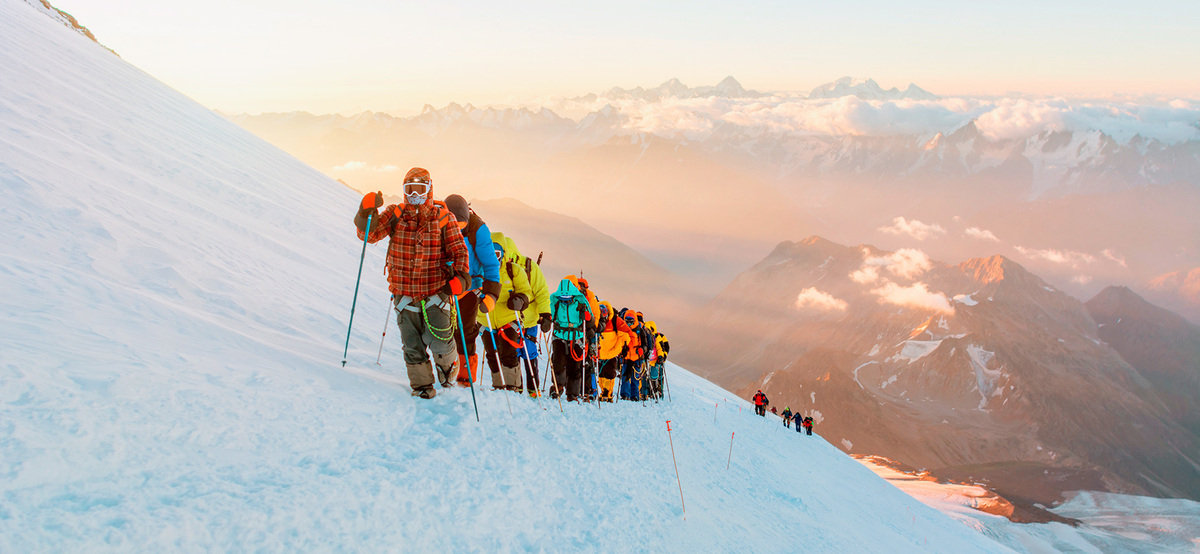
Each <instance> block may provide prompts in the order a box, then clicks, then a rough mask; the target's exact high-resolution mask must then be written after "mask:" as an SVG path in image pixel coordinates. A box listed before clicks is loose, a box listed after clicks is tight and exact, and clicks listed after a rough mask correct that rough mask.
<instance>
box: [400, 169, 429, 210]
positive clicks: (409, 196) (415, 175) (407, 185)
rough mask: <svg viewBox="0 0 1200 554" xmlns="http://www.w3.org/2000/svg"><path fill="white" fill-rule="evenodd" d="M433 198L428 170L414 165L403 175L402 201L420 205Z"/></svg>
mask: <svg viewBox="0 0 1200 554" xmlns="http://www.w3.org/2000/svg"><path fill="white" fill-rule="evenodd" d="M430 198H433V178H432V177H430V176H429V171H427V170H425V169H424V168H421V167H414V168H412V169H410V170H408V173H406V174H405V175H404V202H405V203H407V204H409V205H410V206H420V205H422V204H425V203H427V202H429V199H430Z"/></svg>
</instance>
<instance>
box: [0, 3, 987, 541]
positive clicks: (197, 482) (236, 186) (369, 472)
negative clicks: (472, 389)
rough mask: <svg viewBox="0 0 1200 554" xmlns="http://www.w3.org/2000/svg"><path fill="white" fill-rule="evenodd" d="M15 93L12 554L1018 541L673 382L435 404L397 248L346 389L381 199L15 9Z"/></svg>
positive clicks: (11, 154)
mask: <svg viewBox="0 0 1200 554" xmlns="http://www.w3.org/2000/svg"><path fill="white" fill-rule="evenodd" d="M0 73H2V74H4V75H5V81H4V82H5V86H4V88H3V89H2V90H0V113H3V114H5V117H4V122H5V123H4V125H3V126H2V127H0V190H3V191H4V197H5V199H6V200H5V202H4V205H3V206H2V207H0V230H2V231H3V233H4V235H5V237H6V239H7V240H5V241H3V243H0V261H2V263H0V268H3V269H0V290H3V291H4V292H5V294H3V295H0V351H2V352H4V358H3V360H2V361H0V383H3V387H0V474H2V475H4V476H5V479H3V481H0V551H4V552H36V551H108V550H118V551H193V550H195V551H210V550H216V551H228V550H244V549H245V550H271V551H325V550H362V551H385V550H395V549H402V550H406V549H415V550H449V551H463V550H484V551H501V550H582V551H605V552H609V551H634V550H655V551H668V550H671V551H697V550H734V549H740V548H744V545H745V544H747V543H748V542H751V541H753V543H754V544H755V545H757V546H758V547H760V548H764V549H771V550H789V549H795V548H796V547H797V545H803V547H804V548H812V549H817V550H829V551H876V550H883V549H895V548H900V549H905V550H914V551H915V550H941V551H955V552H975V551H980V552H993V551H997V552H998V551H1004V548H1003V547H1002V546H1000V545H999V544H997V543H995V542H993V541H992V540H991V539H989V538H987V537H985V536H984V535H982V534H980V533H978V532H976V531H975V530H972V529H970V528H968V527H967V526H963V525H960V524H958V523H956V522H955V521H953V520H951V519H949V518H947V517H946V516H944V515H942V514H940V513H938V512H936V511H935V510H933V509H931V508H928V507H926V506H924V505H922V504H920V503H919V502H916V501H915V500H913V499H912V498H911V497H910V496H908V495H906V494H904V493H902V492H900V491H899V490H897V489H895V488H894V487H892V486H891V485H889V484H887V483H886V482H885V481H883V480H882V479H879V478H877V477H875V476H874V475H872V474H871V472H870V471H868V470H867V469H865V468H863V467H862V466H860V465H859V464H858V463H857V462H855V461H853V460H851V459H850V458H848V457H846V456H845V455H843V454H842V453H840V452H839V451H837V450H836V449H835V448H833V447H831V446H830V445H829V444H827V443H826V442H825V441H823V440H822V439H821V438H820V437H811V438H810V437H797V436H794V435H783V434H781V433H780V429H779V426H778V425H777V424H776V423H774V422H770V421H764V420H761V419H758V418H755V417H753V416H750V415H748V414H747V413H745V412H748V411H749V410H748V406H746V403H745V402H743V401H739V400H736V399H732V398H731V397H730V396H729V394H728V393H726V392H724V391H722V390H721V389H719V388H717V387H716V386H714V385H712V384H711V383H708V382H706V381H703V380H701V379H698V378H696V377H695V376H693V375H692V374H690V373H689V372H687V371H686V370H683V369H681V368H678V367H675V366H672V367H671V368H670V386H671V392H672V393H673V398H672V401H670V402H662V403H659V404H650V405H648V406H642V405H640V404H639V403H618V404H616V405H612V406H607V407H603V408H599V409H598V408H596V407H593V406H578V405H568V406H565V407H564V408H565V410H564V411H562V412H559V411H557V410H556V409H555V408H556V407H555V406H550V405H548V402H544V403H541V404H540V405H539V404H538V403H534V402H532V401H530V400H528V399H522V398H518V397H512V398H510V399H509V400H510V401H511V404H512V409H511V412H510V410H509V409H507V407H506V404H507V403H508V402H507V401H506V400H504V398H505V395H504V394H503V393H494V392H490V391H479V395H478V400H479V412H480V416H481V419H482V423H476V422H475V421H474V418H473V417H472V411H471V407H470V405H471V395H470V393H469V392H468V391H466V390H453V391H443V393H442V394H439V395H438V396H437V398H435V399H433V400H431V401H423V400H419V399H414V398H412V397H410V396H409V394H408V390H407V386H406V383H405V379H404V378H403V377H397V376H402V375H403V374H404V372H403V370H402V369H400V353H399V348H398V346H397V345H396V342H395V339H394V338H393V339H390V342H387V343H385V344H384V345H383V349H382V367H380V366H376V365H375V363H374V361H372V360H370V355H371V354H375V353H376V352H377V348H379V347H378V346H377V344H378V342H377V339H379V338H380V336H379V334H378V329H379V327H378V325H379V321H380V320H384V321H387V318H388V317H389V314H388V310H387V307H386V306H385V303H386V301H387V300H386V299H387V293H386V291H385V289H384V286H383V281H384V279H383V277H382V275H381V269H382V261H383V260H382V258H383V249H382V248H380V247H373V248H371V249H369V250H368V252H367V254H368V255H367V257H366V268H365V270H364V271H363V272H362V275H363V280H362V290H361V291H359V293H358V300H359V302H358V308H357V318H356V319H355V322H356V326H355V330H354V333H353V334H352V335H351V337H350V345H351V350H350V360H351V363H350V364H349V365H348V366H347V367H346V368H345V369H343V368H342V367H341V365H340V364H339V363H338V361H339V356H340V354H341V353H339V352H337V350H339V349H340V348H341V347H342V341H343V339H344V338H345V332H346V328H345V325H346V320H347V316H348V307H349V304H350V301H351V299H352V298H353V294H354V289H355V286H354V283H353V281H354V275H355V273H356V269H357V263H358V254H359V252H360V248H361V243H360V242H359V241H357V240H356V239H355V237H354V233H353V231H352V228H351V223H350V216H351V214H352V212H353V207H354V206H355V205H356V204H357V202H358V194H357V193H355V192H353V191H351V190H349V189H347V188H346V187H344V186H342V185H341V184H339V183H337V182H335V181H333V180H331V179H329V178H327V177H325V176H323V175H321V174H320V173H318V172H317V171H316V170H314V169H312V168H310V167H308V166H305V165H304V164H302V163H300V162H299V161H297V160H295V159H294V158H292V157H290V156H288V155H286V154H284V153H283V152H281V151H279V150H278V149H276V148H275V147H273V146H270V145H268V144H267V143H265V142H263V141H262V140H260V139H257V138H255V137H254V136H252V135H250V134H249V133H247V132H245V131H244V130H242V129H240V128H238V127H237V126H235V125H234V124H232V123H231V122H229V121H227V120H226V119H224V118H222V117H220V116H219V115H217V114H214V113H213V112H211V111H209V110H207V109H205V108H204V107H203V106H200V105H199V104H196V103H195V102H193V101H191V100H189V99H188V98H186V97H184V96H183V95H181V94H179V93H178V92H176V91H174V90H172V89H170V88H169V87H167V86H166V85H164V84H162V83H160V82H158V81H156V80H154V79H153V78H151V77H150V76H148V75H146V74H145V73H142V72H141V71H138V70H137V69H136V68H133V67H132V66H130V65H128V64H127V63H125V62H124V61H122V60H120V59H119V58H117V57H116V56H113V55H112V54H111V53H109V52H108V51H106V50H104V49H103V48H101V47H99V46H97V45H96V44H94V43H92V42H90V41H88V40H87V39H85V38H84V37H82V36H80V35H78V34H76V33H74V32H73V31H71V30H69V29H66V28H65V27H63V26H61V25H59V24H58V23H57V22H56V21H54V20H52V19H50V18H47V17H45V16H44V15H43V14H42V13H39V11H38V10H36V9H33V8H32V7H31V6H30V5H28V4H26V3H24V2H21V1H18V0H0ZM526 247H527V248H536V245H527V246H526ZM714 419H715V421H714ZM666 420H670V425H671V430H670V433H671V434H670V435H668V434H667V425H666V423H665V422H666ZM727 433H729V434H727ZM664 435H667V436H664ZM731 438H732V439H733V444H732V448H731V447H730V446H729V445H730V442H729V441H730V439H731ZM664 439H665V440H664ZM721 462H726V463H725V464H722V463H721ZM726 466H728V469H726ZM676 467H677V468H678V471H677V474H678V480H676V471H675V468H676ZM673 481H675V482H673ZM679 495H682V498H681V497H680V496H679ZM683 501H686V510H685V509H684V507H683ZM677 502H679V504H677ZM764 514H770V517H764ZM781 521H783V522H787V523H788V524H781V523H780V522H781Z"/></svg>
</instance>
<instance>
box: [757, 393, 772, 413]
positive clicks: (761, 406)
mask: <svg viewBox="0 0 1200 554" xmlns="http://www.w3.org/2000/svg"><path fill="white" fill-rule="evenodd" d="M770 403H771V401H770V400H767V395H765V394H763V391H762V389H759V391H758V392H757V393H755V394H754V413H755V414H757V415H759V416H762V417H767V404H770Z"/></svg>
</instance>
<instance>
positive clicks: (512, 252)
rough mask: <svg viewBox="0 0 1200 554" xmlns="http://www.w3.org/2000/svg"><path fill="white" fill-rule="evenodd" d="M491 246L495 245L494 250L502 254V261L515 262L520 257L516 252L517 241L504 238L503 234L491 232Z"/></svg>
mask: <svg viewBox="0 0 1200 554" xmlns="http://www.w3.org/2000/svg"><path fill="white" fill-rule="evenodd" d="M492 244H493V245H495V248H496V250H499V251H500V252H503V253H504V254H503V255H504V259H506V260H509V261H515V260H516V259H517V258H519V257H520V256H521V251H520V250H517V241H515V240H513V239H512V238H510V237H506V236H504V233H501V232H499V231H493V232H492Z"/></svg>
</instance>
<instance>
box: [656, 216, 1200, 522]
mask: <svg viewBox="0 0 1200 554" xmlns="http://www.w3.org/2000/svg"><path fill="white" fill-rule="evenodd" d="M691 321H693V322H695V326H694V327H693V328H692V329H691V330H690V332H684V333H683V334H684V336H685V337H686V338H687V339H688V340H686V341H685V345H686V346H685V347H684V348H683V349H680V351H679V352H678V353H677V359H679V360H681V361H683V362H685V363H688V364H691V366H692V367H695V368H696V369H697V370H698V371H699V372H700V374H701V375H705V376H709V377H710V378H712V379H713V380H714V381H715V382H717V383H719V384H722V385H724V386H726V387H729V388H731V389H735V390H738V391H739V394H740V395H742V396H743V397H749V395H750V394H752V393H753V392H754V391H755V390H756V389H762V390H763V391H765V392H767V394H768V396H770V397H772V398H773V403H774V405H776V406H779V407H781V408H782V407H784V406H790V407H792V409H793V410H795V409H800V410H801V411H803V412H805V413H812V414H815V416H814V417H816V418H817V419H818V421H820V422H822V423H821V426H822V428H823V432H824V433H825V436H827V437H829V438H830V440H831V442H833V443H834V444H837V445H840V446H841V447H843V448H844V449H845V450H847V451H849V452H855V453H866V454H880V455H884V456H887V457H889V458H892V459H895V460H898V461H901V462H903V463H906V464H909V465H912V466H916V467H924V468H930V469H934V470H935V471H936V469H937V468H945V467H950V466H964V465H977V466H980V467H979V470H980V471H979V472H977V474H976V475H975V476H976V477H977V478H978V477H981V476H990V477H993V478H994V479H993V482H994V483H996V482H1000V481H1002V480H1003V479H1002V477H1003V476H1002V475H1001V471H999V470H1003V466H1002V464H1004V463H1010V462H1031V463H1032V464H1035V465H1037V464H1040V466H1041V467H1039V468H1037V471H1036V472H1032V471H1031V472H1028V473H1025V474H1019V475H1018V474H1010V475H1008V477H1010V478H1012V479H1014V480H1015V481H1014V482H1009V483H1006V484H1005V483H1002V484H1003V485H1006V486H1008V487H1010V488H1012V487H1016V486H1023V485H1027V484H1028V483H1027V482H1025V483H1022V482H1020V481H1021V480H1026V479H1038V478H1040V477H1039V476H1041V475H1043V471H1042V468H1050V467H1059V468H1072V469H1074V470H1078V471H1081V472H1086V471H1098V472H1099V474H1100V476H1101V477H1102V479H1103V482H1104V483H1105V486H1106V488H1109V489H1111V490H1114V491H1119V492H1132V493H1136V494H1154V495H1164V496H1176V497H1178V496H1184V497H1189V498H1197V497H1198V495H1200V489H1197V488H1196V484H1197V483H1200V474H1198V473H1197V469H1196V467H1195V466H1194V465H1192V464H1190V463H1188V462H1187V460H1188V459H1198V458H1196V455H1197V454H1200V439H1198V438H1197V436H1196V435H1195V434H1194V433H1193V432H1191V431H1189V430H1188V429H1187V428H1185V427H1190V424H1189V421H1188V420H1186V419H1184V418H1183V417H1180V415H1179V414H1176V413H1172V412H1171V411H1169V410H1168V409H1166V407H1165V406H1164V404H1163V403H1162V402H1161V401H1160V398H1165V397H1166V395H1168V394H1170V395H1171V396H1175V395H1180V394H1181V395H1183V397H1184V398H1190V397H1191V395H1194V394H1197V393H1200V383H1193V382H1192V381H1191V380H1189V379H1190V377H1189V378H1185V377H1182V376H1181V377H1180V379H1178V380H1175V381H1172V382H1170V384H1169V385H1168V384H1166V383H1164V382H1163V381H1161V380H1155V379H1151V378H1150V374H1145V373H1143V372H1141V371H1139V369H1141V368H1135V367H1133V366H1131V365H1130V363H1128V362H1127V361H1126V360H1125V359H1123V358H1122V356H1121V353H1120V352H1119V351H1120V348H1118V349H1116V350H1114V346H1115V345H1114V346H1109V344H1107V343H1106V342H1105V339H1104V338H1103V337H1104V336H1105V335H1103V334H1101V333H1102V332H1103V329H1105V328H1101V327H1099V326H1098V325H1097V322H1096V320H1093V318H1092V316H1091V315H1090V314H1089V312H1088V309H1087V308H1085V306H1084V305H1083V304H1082V303H1081V302H1079V301H1078V300H1075V299H1074V298H1072V297H1070V296H1069V295H1067V294H1065V293H1063V292H1062V291H1061V290H1059V289H1057V288H1055V287H1053V286H1051V285H1049V284H1048V283H1046V282H1045V281H1043V280H1042V279H1040V278H1039V277H1037V276H1036V275H1034V274H1032V273H1030V272H1028V271H1027V270H1025V269H1024V268H1023V267H1022V266H1021V265H1019V264H1017V263H1015V262H1013V261H1012V260H1010V259H1007V258H1005V257H1003V256H994V257H991V258H977V259H972V260H969V261H967V262H964V263H962V264H958V265H948V264H944V263H941V262H937V261H934V260H931V259H929V257H928V256H927V255H925V254H924V253H923V252H921V251H919V250H916V249H902V250H898V251H895V252H888V251H883V250H879V249H877V248H874V247H871V246H865V245H864V246H855V247H847V246H842V245H839V244H836V243H833V242H830V241H827V240H824V239H821V238H819V237H811V238H808V239H806V240H804V241H801V242H795V243H793V242H786V243H782V244H780V245H779V246H778V247H777V248H776V250H775V251H774V252H772V254H771V255H770V256H768V257H767V258H765V259H764V260H762V261H761V262H760V263H759V264H757V265H756V266H754V267H753V268H751V269H750V270H748V271H747V272H745V273H743V274H742V275H740V276H739V277H738V278H737V279H735V280H734V282H733V283H732V284H730V285H729V286H728V287H727V288H726V289H725V290H724V291H723V292H722V293H721V294H720V295H719V296H718V297H717V298H716V299H715V300H713V301H712V302H711V303H710V304H709V305H707V306H705V307H704V308H703V309H701V310H700V311H699V312H698V313H697V315H696V317H694V318H692V320H691ZM1147 332H1149V331H1143V332H1140V333H1138V334H1135V335H1134V336H1141V337H1144V336H1145V334H1146V333H1147ZM698 337H704V340H699V339H698ZM1131 362H1132V360H1131ZM1167 387H1175V389H1174V391H1175V392H1171V391H1172V390H1173V389H1172V388H1167ZM1130 428H1136V429H1137V432H1136V433H1129V432H1127V429H1130ZM1180 453H1182V456H1181V455H1180ZM988 464H992V467H986V466H987V465H988Z"/></svg>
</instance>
